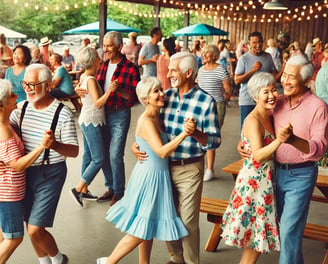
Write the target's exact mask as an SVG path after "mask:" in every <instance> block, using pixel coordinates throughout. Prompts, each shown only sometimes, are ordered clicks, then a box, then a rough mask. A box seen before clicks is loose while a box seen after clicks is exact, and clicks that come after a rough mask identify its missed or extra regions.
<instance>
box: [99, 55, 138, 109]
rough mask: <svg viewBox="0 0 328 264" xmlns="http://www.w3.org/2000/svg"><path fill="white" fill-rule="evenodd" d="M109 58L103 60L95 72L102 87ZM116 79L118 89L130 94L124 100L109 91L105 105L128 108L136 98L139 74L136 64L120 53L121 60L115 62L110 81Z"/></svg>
mask: <svg viewBox="0 0 328 264" xmlns="http://www.w3.org/2000/svg"><path fill="white" fill-rule="evenodd" d="M108 63H109V60H107V61H105V62H104V63H103V64H102V65H101V66H100V69H99V71H98V72H97V75H96V78H97V81H98V82H99V84H100V86H101V87H102V88H103V90H105V89H104V85H105V78H106V72H107V68H108ZM115 79H118V84H119V87H120V88H119V89H125V90H126V91H127V92H128V93H129V94H130V95H131V97H130V99H129V100H125V99H124V98H122V97H121V96H120V95H119V94H118V93H111V95H110V96H109V98H108V101H107V105H108V106H109V107H110V108H111V107H113V108H117V109H120V108H128V107H131V106H133V104H134V102H135V100H136V86H137V83H138V82H139V81H140V74H139V70H138V68H137V66H136V65H135V64H133V63H132V62H131V61H129V60H127V59H126V57H125V56H124V55H122V60H121V61H120V62H119V63H118V64H117V67H116V70H115V72H114V74H113V76H112V81H113V80H115Z"/></svg>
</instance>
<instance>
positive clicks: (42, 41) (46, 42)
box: [40, 37, 52, 46]
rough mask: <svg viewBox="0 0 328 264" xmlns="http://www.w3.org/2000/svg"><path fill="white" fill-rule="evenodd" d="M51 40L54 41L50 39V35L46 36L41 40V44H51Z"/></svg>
mask: <svg viewBox="0 0 328 264" xmlns="http://www.w3.org/2000/svg"><path fill="white" fill-rule="evenodd" d="M51 42H52V40H51V39H48V37H44V38H42V39H41V40H40V46H46V45H49V44H50V43H51Z"/></svg>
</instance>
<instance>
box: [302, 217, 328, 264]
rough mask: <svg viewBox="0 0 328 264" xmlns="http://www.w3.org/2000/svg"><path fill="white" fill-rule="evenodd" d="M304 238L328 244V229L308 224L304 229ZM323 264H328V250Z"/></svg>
mask: <svg viewBox="0 0 328 264" xmlns="http://www.w3.org/2000/svg"><path fill="white" fill-rule="evenodd" d="M303 237H304V238H308V239H312V240H318V241H321V242H324V243H328V227H327V226H322V225H316V224H310V223H307V224H306V226H305V229H304V235H303ZM322 264H328V250H327V251H326V255H325V258H324V260H323V262H322Z"/></svg>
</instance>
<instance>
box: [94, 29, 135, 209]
mask: <svg viewBox="0 0 328 264" xmlns="http://www.w3.org/2000/svg"><path fill="white" fill-rule="evenodd" d="M122 46H123V39H122V35H121V34H120V33H118V32H116V31H110V32H107V33H106V35H105V36H104V40H103V50H104V53H105V54H106V56H107V58H108V59H107V60H106V61H105V62H104V63H103V64H102V65H101V66H100V69H99V71H98V73H97V75H96V79H97V81H98V82H99V84H100V86H101V87H102V88H103V90H104V92H106V91H107V90H109V89H110V90H112V91H114V92H112V93H111V94H110V96H109V98H108V100H107V102H106V121H107V126H106V128H107V130H106V139H107V140H106V141H107V142H105V144H106V152H107V154H108V156H109V159H108V160H109V166H110V169H111V170H110V173H109V174H105V175H104V176H105V185H106V187H107V191H106V192H105V193H104V194H103V195H102V196H100V197H98V201H99V202H103V201H111V202H110V205H114V204H115V203H116V202H117V201H118V200H120V199H121V198H122V197H123V195H124V188H125V169H124V148H125V144H126V138H127V134H128V131H129V127H130V120H131V107H132V106H133V104H134V102H135V101H136V93H135V89H136V86H137V83H138V81H139V80H140V75H139V70H138V68H137V66H136V65H135V64H134V63H132V62H130V61H129V60H127V59H126V57H125V56H124V55H123V54H122V53H121V49H122Z"/></svg>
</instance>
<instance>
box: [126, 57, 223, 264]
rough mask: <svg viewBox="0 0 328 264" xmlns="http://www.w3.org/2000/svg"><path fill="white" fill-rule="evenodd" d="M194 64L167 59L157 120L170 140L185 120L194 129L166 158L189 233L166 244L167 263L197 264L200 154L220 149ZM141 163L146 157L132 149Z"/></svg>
mask: <svg viewBox="0 0 328 264" xmlns="http://www.w3.org/2000/svg"><path fill="white" fill-rule="evenodd" d="M197 69H198V67H197V62H196V59H195V57H194V56H193V55H192V54H190V53H189V52H179V53H176V54H174V55H172V56H171V58H170V64H169V73H168V78H169V79H170V80H171V85H172V87H173V88H172V89H169V90H166V91H165V104H164V106H163V108H162V110H161V111H162V113H161V120H162V121H163V126H164V128H165V131H166V133H167V135H168V137H169V138H170V139H172V138H174V137H176V136H177V135H178V134H179V133H180V132H181V131H182V130H183V124H184V119H185V118H187V117H188V118H193V119H194V120H195V122H196V123H197V124H196V130H195V131H194V133H193V134H192V136H191V137H189V138H187V139H185V140H184V141H183V142H182V143H181V144H180V146H179V147H178V148H177V149H176V150H175V151H174V152H173V153H172V154H171V156H170V168H171V177H172V183H173V189H174V191H175V192H174V195H175V197H174V198H175V201H177V208H178V213H179V214H180V216H181V219H182V221H183V223H184V225H185V226H186V228H187V230H188V231H189V235H188V236H186V237H184V238H183V239H182V240H179V241H172V242H167V245H168V249H169V252H170V254H171V260H170V261H169V262H168V264H174V263H187V264H199V263H200V260H199V208H200V200H201V195H202V188H203V175H204V154H205V153H206V151H207V150H208V149H216V148H218V147H219V146H220V143H221V138H220V129H219V122H218V114H217V109H216V102H215V100H214V99H213V98H212V97H211V96H210V95H208V94H207V93H205V92H203V91H202V90H201V89H199V87H198V86H195V84H194V81H195V78H196V75H197ZM132 151H133V153H135V155H136V156H137V157H138V158H139V160H144V159H146V158H147V154H146V153H144V152H140V151H138V150H137V149H136V148H135V146H132Z"/></svg>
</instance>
